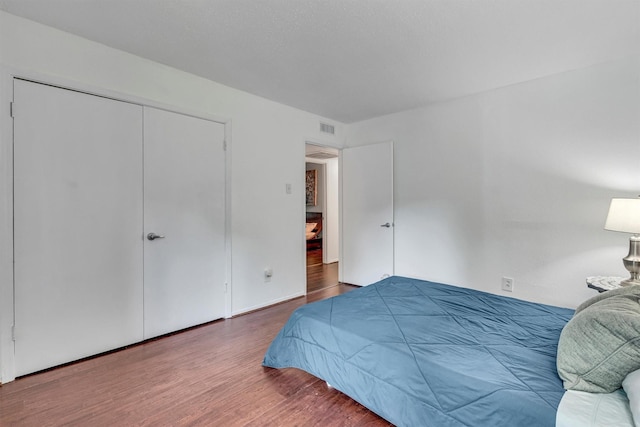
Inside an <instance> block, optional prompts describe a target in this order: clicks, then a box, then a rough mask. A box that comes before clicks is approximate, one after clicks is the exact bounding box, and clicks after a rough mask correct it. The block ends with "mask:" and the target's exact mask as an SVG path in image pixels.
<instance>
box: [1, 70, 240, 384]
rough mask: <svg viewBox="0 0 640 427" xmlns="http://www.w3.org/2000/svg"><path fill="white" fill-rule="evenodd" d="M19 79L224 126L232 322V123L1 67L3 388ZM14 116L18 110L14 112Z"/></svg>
mask: <svg viewBox="0 0 640 427" xmlns="http://www.w3.org/2000/svg"><path fill="white" fill-rule="evenodd" d="M15 79H22V80H28V81H31V82H34V83H40V84H45V85H51V86H57V87H60V88H62V89H68V90H73V91H78V92H83V93H87V94H89V95H95V96H101V97H104V98H110V99H114V100H117V101H123V102H128V103H131V104H137V105H141V106H148V107H153V108H157V109H160V110H166V111H170V112H174V113H179V114H184V115H187V116H192V117H196V118H200V119H204V120H210V121H213V122H217V123H220V124H223V125H224V135H225V146H226V150H225V169H226V170H225V181H226V182H225V196H224V197H225V288H226V289H225V317H226V318H228V317H231V313H232V307H231V301H232V300H231V295H232V276H231V247H232V242H231V153H232V136H231V125H232V121H231V118H229V117H223V116H217V115H213V114H209V113H206V112H202V111H195V110H189V109H187V108H182V107H176V106H173V105H168V104H164V103H161V102H157V101H154V100H151V99H148V98H143V97H139V96H135V95H131V94H128V93H123V92H118V91H115V90H111V89H106V88H101V87H97V86H93V85H89V84H86V83H82V82H78V81H73V80H69V79H65V78H61V77H59V76H53V75H49V74H46V73H40V72H34V71H30V70H25V69H20V68H15V67H10V66H6V65H0V384H4V383H8V382H11V381H13V380H15V355H14V341H13V334H14V330H13V329H14V328H13V325H14V318H15V316H14V301H15V292H14V269H13V260H14V252H13V247H14V242H13V118H12V116H11V108H12V102H13V99H14V94H13V82H14V80H15ZM15 110H16V113H18V112H19V107H18V106H17V105H16V107H15Z"/></svg>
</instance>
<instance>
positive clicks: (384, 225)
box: [380, 222, 391, 228]
mask: <svg viewBox="0 0 640 427" xmlns="http://www.w3.org/2000/svg"><path fill="white" fill-rule="evenodd" d="M380 227H385V228H389V227H391V224H389V223H388V222H386V223H384V224H381V225H380Z"/></svg>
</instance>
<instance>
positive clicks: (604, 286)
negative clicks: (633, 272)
mask: <svg viewBox="0 0 640 427" xmlns="http://www.w3.org/2000/svg"><path fill="white" fill-rule="evenodd" d="M624 279H625V278H624V277H615V276H591V277H587V287H589V288H591V289H595V290H596V291H598V292H600V293H602V292H606V291H610V290H612V289H618V288H621V287H622V286H620V282H622V281H623V280H624Z"/></svg>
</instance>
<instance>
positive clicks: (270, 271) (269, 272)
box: [264, 267, 273, 282]
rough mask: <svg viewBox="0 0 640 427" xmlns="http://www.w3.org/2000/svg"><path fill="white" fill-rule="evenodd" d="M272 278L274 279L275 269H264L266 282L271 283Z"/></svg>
mask: <svg viewBox="0 0 640 427" xmlns="http://www.w3.org/2000/svg"><path fill="white" fill-rule="evenodd" d="M271 277H273V269H272V268H271V267H267V268H265V269H264V281H265V282H270V281H271Z"/></svg>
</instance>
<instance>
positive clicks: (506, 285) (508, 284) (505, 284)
mask: <svg viewBox="0 0 640 427" xmlns="http://www.w3.org/2000/svg"><path fill="white" fill-rule="evenodd" d="M502 290H503V291H507V292H513V279H512V278H511V277H503V278H502Z"/></svg>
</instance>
